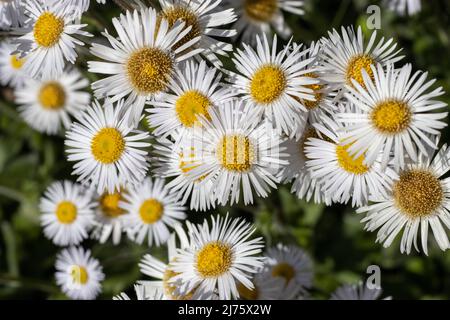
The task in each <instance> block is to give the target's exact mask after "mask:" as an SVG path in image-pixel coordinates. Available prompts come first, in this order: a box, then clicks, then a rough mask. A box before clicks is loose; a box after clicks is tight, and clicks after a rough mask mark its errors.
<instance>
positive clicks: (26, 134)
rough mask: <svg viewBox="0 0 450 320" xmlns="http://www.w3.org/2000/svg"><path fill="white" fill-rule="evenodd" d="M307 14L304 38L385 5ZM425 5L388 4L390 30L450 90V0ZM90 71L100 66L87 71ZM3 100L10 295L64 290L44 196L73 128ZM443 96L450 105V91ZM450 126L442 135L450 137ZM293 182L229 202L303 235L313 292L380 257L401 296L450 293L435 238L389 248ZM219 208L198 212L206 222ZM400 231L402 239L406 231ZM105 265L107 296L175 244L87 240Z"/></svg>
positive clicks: (389, 287) (0, 122)
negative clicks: (41, 207)
mask: <svg viewBox="0 0 450 320" xmlns="http://www.w3.org/2000/svg"><path fill="white" fill-rule="evenodd" d="M305 2H306V13H305V15H304V16H302V17H297V16H292V15H288V17H287V21H288V24H289V25H290V26H291V27H292V29H293V30H294V39H295V40H296V41H299V42H305V43H309V42H310V41H315V40H318V39H319V38H320V37H322V36H326V32H327V30H329V29H331V28H333V27H334V28H339V27H340V26H341V25H344V26H347V25H361V26H362V27H363V28H364V30H365V32H366V33H369V32H370V30H367V27H366V19H367V17H368V15H367V14H366V8H367V6H368V5H369V4H372V3H374V4H380V2H377V1H366V0H354V1H351V0H341V1H336V0H315V1H312V0H306V1H305ZM422 2H423V3H424V8H423V10H422V12H421V13H420V14H418V15H416V16H413V17H408V16H405V17H401V16H398V15H397V14H395V13H393V12H390V11H388V10H386V9H384V8H383V7H382V9H381V18H382V23H381V26H382V28H381V30H379V31H378V32H379V33H380V34H382V35H383V36H386V37H394V38H395V39H396V41H397V42H398V43H399V45H400V47H403V48H404V54H405V55H406V58H405V60H404V62H411V63H413V65H414V68H415V69H419V70H427V71H429V73H430V76H431V77H434V78H436V79H437V85H441V86H443V87H444V89H445V91H446V92H447V93H450V2H449V1H448V0H433V1H422ZM93 6H94V7H93V8H92V9H91V10H90V11H89V13H88V14H87V15H86V16H85V17H84V18H83V19H84V22H85V23H88V24H89V29H90V30H89V31H90V32H93V33H95V34H96V35H100V32H101V31H103V30H104V28H105V27H107V28H109V29H110V30H111V18H112V17H114V16H117V15H118V14H119V12H120V11H119V10H120V9H119V8H118V7H116V6H114V5H108V6H103V7H102V6H99V5H97V4H95V5H94V1H93ZM88 55H89V54H88V51H87V48H84V49H83V50H82V51H81V55H80V59H79V62H78V64H79V67H80V68H81V69H84V70H86V61H87V60H88ZM85 74H86V76H87V77H89V78H90V80H95V79H96V76H95V75H90V74H87V73H86V71H85ZM1 91H2V96H1V100H0V299H13V298H16V299H31V298H33V299H36V298H38V299H64V298H65V297H64V295H63V294H62V293H61V292H60V290H59V288H58V287H57V286H56V284H55V281H54V261H55V255H56V253H57V252H58V251H59V249H60V248H58V247H56V246H54V245H53V244H52V243H51V242H50V241H49V240H47V239H45V238H44V236H43V234H42V231H41V228H40V226H39V211H38V202H39V198H40V196H41V194H42V193H43V191H44V190H45V188H46V187H47V186H48V185H49V184H50V183H51V182H52V181H54V180H58V179H64V178H69V179H73V178H71V176H70V171H71V165H70V164H68V163H67V161H66V157H65V154H64V147H63V142H64V141H63V137H62V136H59V137H47V136H45V135H41V134H39V133H37V132H35V131H33V130H32V129H30V128H29V127H28V126H27V125H26V124H25V123H24V122H23V121H21V119H20V118H19V117H18V114H17V112H16V110H15V106H14V104H13V103H12V92H11V91H10V90H9V89H8V88H2V89H1ZM443 99H444V100H445V101H446V102H447V103H449V104H450V94H447V95H446V96H445V97H443ZM448 137H449V132H448V129H446V130H445V132H444V134H443V137H442V143H445V142H447V141H448ZM289 188H290V186H283V187H281V188H280V189H279V190H278V191H275V192H273V193H272V194H271V195H270V197H269V198H267V199H258V201H257V202H256V204H255V205H253V206H243V205H239V206H234V207H232V208H230V207H226V208H219V209H218V210H216V211H219V212H222V213H224V212H227V211H229V212H231V214H232V215H234V216H244V217H245V218H246V219H249V220H253V221H255V223H256V225H257V228H258V232H260V233H261V234H262V235H263V236H264V237H265V239H266V242H267V245H273V244H276V243H277V242H280V241H281V242H284V243H295V244H298V245H299V246H301V247H303V248H305V249H306V250H307V251H308V252H309V253H310V255H311V256H312V257H313V260H314V262H315V281H314V288H313V290H312V296H313V297H315V298H319V299H328V298H329V295H330V293H331V292H332V291H333V290H334V289H335V288H336V287H337V286H339V285H341V284H343V283H348V282H356V281H358V280H360V279H363V278H365V277H366V276H367V275H366V268H367V267H368V266H369V265H372V264H376V265H379V266H380V267H381V270H382V278H381V280H382V286H383V288H384V294H385V295H391V296H393V298H394V299H430V298H431V299H448V298H450V276H449V270H450V255H449V254H448V252H447V253H443V252H441V251H440V250H439V248H437V246H436V245H435V244H434V243H433V244H432V247H431V250H430V253H429V256H424V255H423V254H421V253H412V254H411V255H410V256H406V255H401V254H400V251H399V243H398V241H397V242H395V243H394V244H393V245H392V246H391V247H390V248H388V249H383V248H382V246H381V245H380V244H375V234H372V233H367V232H365V231H363V228H362V224H361V223H360V222H359V220H360V219H361V217H360V216H358V215H356V214H355V212H354V209H352V208H351V207H349V206H343V205H334V206H332V207H325V206H323V205H314V204H308V203H306V202H304V201H299V200H298V199H297V198H296V197H295V196H294V195H292V194H290V192H289ZM209 215H210V213H209V212H207V213H195V212H192V213H189V219H190V220H192V221H201V220H203V219H204V218H206V217H209ZM397 240H398V239H397ZM83 246H84V247H86V248H91V249H92V251H93V255H94V256H95V257H97V258H98V259H99V260H100V262H101V263H102V265H103V267H104V271H105V273H106V280H105V281H104V283H103V288H104V290H103V293H102V295H101V296H100V298H102V299H110V298H111V297H112V295H114V294H117V293H119V292H120V291H122V290H127V289H130V288H131V287H132V284H133V283H134V281H136V280H137V279H142V278H145V277H144V276H142V275H140V273H139V270H138V267H137V263H138V261H139V259H140V258H141V257H142V255H143V254H144V253H147V252H151V253H152V254H154V255H156V256H159V257H161V258H162V259H165V256H166V253H165V249H163V248H161V249H157V248H151V249H149V248H147V247H145V246H138V245H135V244H133V243H131V242H130V241H128V240H125V241H123V242H122V243H121V244H120V245H119V246H113V245H112V244H106V245H99V244H97V243H96V242H95V241H91V240H89V241H85V242H84V243H83Z"/></svg>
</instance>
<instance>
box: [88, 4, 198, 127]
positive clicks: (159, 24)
mask: <svg viewBox="0 0 450 320" xmlns="http://www.w3.org/2000/svg"><path fill="white" fill-rule="evenodd" d="M113 25H114V27H115V29H116V31H117V34H118V37H117V38H116V37H114V36H112V35H110V34H109V33H108V32H104V33H103V35H104V36H105V37H106V38H107V40H108V41H109V43H110V46H105V45H102V44H98V43H94V44H92V47H91V53H92V54H93V55H94V56H96V57H98V58H100V59H102V60H104V61H88V67H89V72H93V73H100V74H107V75H108V77H106V78H104V79H101V80H98V81H96V82H94V83H93V84H92V88H93V89H94V93H95V95H96V97H97V98H103V97H106V96H108V97H110V98H111V101H113V102H114V101H118V100H120V99H122V98H126V100H125V104H126V105H127V106H128V108H129V109H131V110H132V112H131V113H130V114H129V115H130V117H131V118H130V120H132V121H134V122H135V123H136V122H138V121H139V119H140V117H141V114H142V110H143V108H144V104H145V102H146V100H147V99H149V98H152V97H155V96H157V95H158V94H161V93H162V92H164V91H166V90H167V89H168V84H169V83H170V81H171V79H172V78H173V76H174V72H175V69H176V66H177V64H178V63H179V62H181V61H183V60H186V59H188V58H190V57H192V56H193V55H195V54H197V53H199V52H200V51H202V49H200V48H196V49H192V50H189V51H188V52H186V50H187V49H189V48H191V47H192V46H193V45H194V44H196V43H197V42H198V41H199V40H200V37H199V36H196V37H194V38H192V39H191V40H189V41H187V42H185V43H184V44H182V45H180V46H176V45H177V44H179V43H180V41H181V40H182V39H183V38H184V37H185V36H186V35H187V34H188V33H189V32H190V30H191V28H192V27H191V26H189V27H186V28H184V26H185V23H184V22H177V23H175V24H174V26H173V27H172V28H169V22H168V21H167V20H166V19H158V18H157V13H156V11H155V10H154V9H152V8H142V10H140V11H137V10H135V11H133V12H130V11H127V12H126V13H125V14H122V15H120V17H119V18H114V19H113Z"/></svg>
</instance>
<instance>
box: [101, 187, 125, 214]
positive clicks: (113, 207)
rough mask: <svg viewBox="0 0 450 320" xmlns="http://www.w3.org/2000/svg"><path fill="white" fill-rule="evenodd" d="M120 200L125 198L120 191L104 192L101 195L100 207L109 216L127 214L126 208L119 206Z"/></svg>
mask: <svg viewBox="0 0 450 320" xmlns="http://www.w3.org/2000/svg"><path fill="white" fill-rule="evenodd" d="M120 200H123V199H122V194H121V193H120V192H114V193H111V194H108V193H105V194H103V195H102V196H101V197H100V207H101V209H102V213H103V214H104V215H105V216H106V217H108V218H117V217H119V216H121V215H123V214H125V210H123V209H122V208H120V207H119V201H120Z"/></svg>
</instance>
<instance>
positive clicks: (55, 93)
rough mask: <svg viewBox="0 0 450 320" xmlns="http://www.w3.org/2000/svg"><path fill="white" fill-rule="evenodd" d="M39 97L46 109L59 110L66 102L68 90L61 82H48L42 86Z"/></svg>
mask: <svg viewBox="0 0 450 320" xmlns="http://www.w3.org/2000/svg"><path fill="white" fill-rule="evenodd" d="M38 99H39V102H40V104H41V106H42V107H43V108H44V109H47V110H59V109H61V108H63V107H64V105H65V103H66V92H65V91H64V88H63V87H62V86H61V85H60V84H59V83H57V82H48V83H46V84H44V85H43V86H42V87H41V89H40V91H39V97H38Z"/></svg>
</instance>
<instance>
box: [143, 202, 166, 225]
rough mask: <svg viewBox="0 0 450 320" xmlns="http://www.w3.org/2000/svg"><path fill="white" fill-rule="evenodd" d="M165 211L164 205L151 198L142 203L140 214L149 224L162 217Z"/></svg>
mask: <svg viewBox="0 0 450 320" xmlns="http://www.w3.org/2000/svg"><path fill="white" fill-rule="evenodd" d="M163 213H164V206H163V204H162V203H161V202H159V201H158V200H156V199H153V198H150V199H147V200H145V201H144V203H142V205H141V207H140V208H139V215H140V216H141V219H142V221H144V223H147V224H153V223H155V222H157V221H159V220H160V219H161V217H162V216H163Z"/></svg>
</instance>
